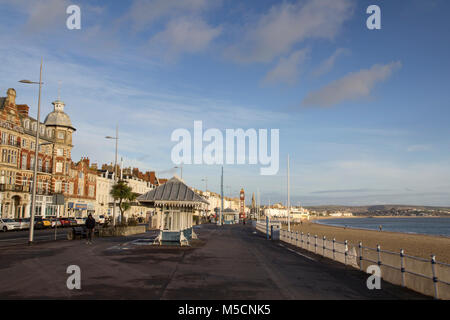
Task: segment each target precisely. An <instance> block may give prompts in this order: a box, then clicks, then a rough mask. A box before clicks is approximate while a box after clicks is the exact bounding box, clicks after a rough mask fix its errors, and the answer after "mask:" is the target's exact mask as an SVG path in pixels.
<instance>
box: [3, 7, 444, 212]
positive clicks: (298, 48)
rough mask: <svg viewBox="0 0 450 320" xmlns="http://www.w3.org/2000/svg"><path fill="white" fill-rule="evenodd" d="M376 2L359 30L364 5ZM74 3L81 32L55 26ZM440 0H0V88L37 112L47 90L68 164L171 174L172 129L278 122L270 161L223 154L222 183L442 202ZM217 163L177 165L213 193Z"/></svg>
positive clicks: (317, 195) (263, 192)
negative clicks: (67, 137)
mask: <svg viewBox="0 0 450 320" xmlns="http://www.w3.org/2000/svg"><path fill="white" fill-rule="evenodd" d="M373 4H376V5H378V6H379V7H380V9H381V29H380V30H369V29H368V28H367V26H366V20H367V18H368V17H369V14H367V13H366V9H367V7H368V6H369V5H373ZM70 5H78V6H79V7H80V10H81V29H79V30H69V29H68V28H67V27H66V20H67V19H68V17H69V14H67V13H66V9H67V7H69V6H70ZM449 10H450V3H449V2H448V1H446V0H428V1H424V0H423V1H421V0H408V1H387V0H386V1H379V0H378V1H377V0H371V1H364V0H360V1H356V0H297V1H269V0H258V1H233V0H183V1H171V0H130V1H99V0H90V1H70V0H35V1H28V0H14V1H13V0H8V1H7V0H0V17H1V19H0V42H1V44H2V45H1V46H0V75H1V76H0V95H1V96H5V95H6V90H7V89H8V88H15V89H16V91H17V103H22V104H28V105H29V106H30V108H31V109H30V113H31V115H32V116H35V114H36V112H37V93H38V89H37V87H33V86H29V85H24V84H21V83H18V80H21V79H31V80H35V81H37V79H38V77H39V63H40V59H41V58H43V61H44V68H43V82H44V86H43V92H42V94H43V96H42V99H43V100H42V119H44V118H45V115H46V114H47V113H49V112H50V111H52V110H53V106H52V105H51V102H52V101H54V100H56V99H57V97H58V87H60V90H59V91H60V97H61V100H63V101H64V102H65V103H66V108H65V111H66V112H67V113H68V114H69V116H70V117H71V119H72V123H73V125H74V126H75V127H76V128H77V131H76V133H75V134H74V137H73V142H74V148H73V151H72V158H73V160H75V161H76V160H77V159H79V158H80V157H85V156H88V157H89V158H90V159H91V162H96V163H110V162H112V161H114V152H115V149H114V142H113V141H112V140H107V139H105V138H104V137H105V136H107V135H114V134H115V126H116V124H118V125H119V158H123V162H124V165H125V166H133V167H139V168H140V169H141V170H155V171H156V172H157V174H158V175H159V176H161V177H170V176H171V175H173V174H178V175H180V172H179V169H174V166H175V164H174V163H173V162H172V160H171V150H172V148H173V147H174V145H175V144H176V142H173V141H171V134H172V132H173V131H174V130H176V129H179V128H182V129H183V128H184V129H187V130H189V131H190V132H193V127H194V121H202V122H203V128H204V130H206V129H209V128H217V129H219V130H221V132H225V130H226V129H238V128H243V129H245V130H247V129H250V128H254V129H268V130H271V129H279V132H280V138H279V146H280V154H279V157H280V168H279V171H278V173H277V174H276V175H270V176H264V175H260V165H259V164H258V165H250V164H246V165H236V164H234V165H225V166H224V186H225V188H224V193H225V194H226V195H228V196H238V193H239V190H240V189H241V188H244V189H245V192H246V195H247V199H248V200H250V199H251V194H252V193H253V192H255V193H258V192H259V194H260V197H261V200H260V201H261V203H262V204H264V203H269V202H270V203H275V202H279V201H283V202H285V201H286V197H287V195H286V194H287V168H286V167H287V165H286V163H287V155H288V154H289V157H290V186H291V188H290V193H291V204H293V205H298V204H301V205H326V204H342V205H367V204H414V205H437V206H450V134H449V133H450V129H449V119H450V108H449V107H450V105H449V102H450V79H449V77H450V60H449V59H448V57H449V56H450V40H449V39H450V37H449V31H450V23H449V22H448V11H449ZM220 172H221V166H220V165H205V164H203V165H188V164H185V165H184V166H183V179H184V180H185V181H186V182H187V183H188V184H189V185H191V186H194V187H197V188H199V189H205V187H206V185H205V181H204V180H205V179H207V181H208V182H207V183H208V189H210V190H213V191H216V192H220Z"/></svg>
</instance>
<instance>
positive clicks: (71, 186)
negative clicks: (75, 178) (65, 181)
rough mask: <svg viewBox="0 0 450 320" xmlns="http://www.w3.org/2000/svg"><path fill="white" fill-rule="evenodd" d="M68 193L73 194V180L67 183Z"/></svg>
mask: <svg viewBox="0 0 450 320" xmlns="http://www.w3.org/2000/svg"><path fill="white" fill-rule="evenodd" d="M69 194H73V182H70V183H69Z"/></svg>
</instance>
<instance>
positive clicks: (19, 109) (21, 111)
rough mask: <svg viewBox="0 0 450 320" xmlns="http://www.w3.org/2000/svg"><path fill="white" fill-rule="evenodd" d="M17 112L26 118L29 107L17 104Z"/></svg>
mask: <svg viewBox="0 0 450 320" xmlns="http://www.w3.org/2000/svg"><path fill="white" fill-rule="evenodd" d="M16 106H17V112H18V113H19V114H20V115H22V116H24V117H28V111H29V110H30V107H29V106H27V105H26V104H17V105H16Z"/></svg>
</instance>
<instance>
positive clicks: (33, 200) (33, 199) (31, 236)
mask: <svg viewBox="0 0 450 320" xmlns="http://www.w3.org/2000/svg"><path fill="white" fill-rule="evenodd" d="M19 82H21V83H26V84H39V97H38V110H37V130H36V143H35V150H34V156H35V161H34V168H33V191H32V193H31V219H30V220H31V221H30V233H29V238H28V245H31V244H32V243H33V239H34V216H35V211H36V185H37V169H38V161H39V131H40V121H41V91H42V84H43V83H42V59H41V68H40V71H39V82H34V81H30V80H20V81H19Z"/></svg>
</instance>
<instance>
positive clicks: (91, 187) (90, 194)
mask: <svg viewBox="0 0 450 320" xmlns="http://www.w3.org/2000/svg"><path fill="white" fill-rule="evenodd" d="M94 190H95V189H94V186H89V197H93V196H94Z"/></svg>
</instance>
